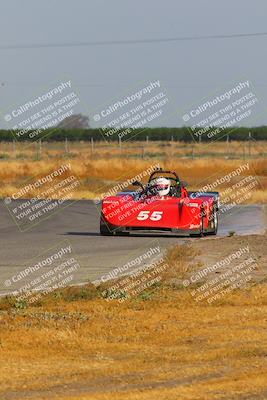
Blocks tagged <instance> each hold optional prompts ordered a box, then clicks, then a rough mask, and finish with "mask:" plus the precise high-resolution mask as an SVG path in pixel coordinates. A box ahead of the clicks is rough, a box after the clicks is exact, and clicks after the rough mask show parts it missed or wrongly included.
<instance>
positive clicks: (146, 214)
mask: <svg viewBox="0 0 267 400" xmlns="http://www.w3.org/2000/svg"><path fill="white" fill-rule="evenodd" d="M162 215H163V211H153V212H152V213H151V214H150V211H140V213H139V214H138V216H137V219H138V220H139V221H144V220H146V219H150V220H151V221H159V220H160V219H161V218H162Z"/></svg>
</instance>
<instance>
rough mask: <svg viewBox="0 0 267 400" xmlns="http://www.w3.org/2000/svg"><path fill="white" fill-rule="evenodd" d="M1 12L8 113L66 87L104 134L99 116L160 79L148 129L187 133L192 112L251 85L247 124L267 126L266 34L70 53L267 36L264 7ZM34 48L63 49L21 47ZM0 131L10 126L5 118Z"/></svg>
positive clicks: (29, 0) (192, 3) (116, 2)
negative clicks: (157, 111) (160, 111)
mask: <svg viewBox="0 0 267 400" xmlns="http://www.w3.org/2000/svg"><path fill="white" fill-rule="evenodd" d="M0 5H1V14H0V60H1V62H0V113H1V114H2V115H5V113H6V112H10V110H11V109H13V108H14V107H15V106H18V105H19V104H24V103H26V102H27V101H28V100H29V99H32V98H34V97H36V96H37V95H39V94H42V93H43V92H45V91H47V90H50V89H51V88H53V87H55V86H56V85H58V84H59V83H60V82H62V81H63V80H64V81H66V80H70V81H71V82H72V87H73V88H75V92H76V93H79V98H80V102H79V104H77V109H76V111H77V112H83V113H84V114H86V115H88V116H89V118H90V121H91V125H92V126H93V127H94V126H100V125H101V123H102V122H103V121H101V120H100V121H99V122H98V121H96V120H94V115H95V114H98V113H99V112H100V111H99V110H103V109H107V107H108V105H110V104H114V102H116V100H118V99H121V98H123V97H125V96H127V95H130V94H131V93H135V92H136V91H137V90H140V89H142V88H144V87H146V86H147V85H149V83H151V82H156V81H160V84H161V88H164V93H165V96H167V97H168V104H167V111H166V110H164V116H162V115H161V116H160V117H159V118H155V119H154V120H153V121H151V122H149V123H148V126H181V125H183V124H184V121H183V119H182V116H183V115H184V112H185V111H186V110H188V109H192V107H193V108H194V107H195V106H196V105H198V104H201V102H202V101H203V99H207V98H211V97H212V96H215V95H219V94H222V93H224V92H225V91H228V90H230V89H231V88H232V87H235V86H236V85H237V84H238V83H239V82H240V81H242V82H243V81H249V82H250V83H251V85H253V93H254V95H255V96H256V97H257V109H256V110H255V112H254V114H253V116H252V117H251V118H245V119H244V120H243V125H247V126H253V125H263V124H266V125H267V116H266V112H265V109H266V106H267V93H266V90H267V78H266V60H267V59H266V52H267V46H266V42H267V36H257V37H238V38H222V39H204V40H184V41H173V42H155V43H136V44H129V43H128V44H127V43H125V44H110V43H109V44H108V43H107V44H101V45H90V46H67V44H68V43H69V44H71V43H80V42H101V41H102V42H110V41H111V42H112V41H113V42H114V41H134V40H137V41H138V40H144V39H157V38H161V39H164V38H172V37H176V38H177V37H188V36H196V37H199V36H210V35H231V34H239V33H257V32H265V31H267V29H266V17H267V2H266V0H255V1H254V2H251V1H248V0H235V1H232V0H231V1H230V0H224V1H223V2H220V1H218V0H217V1H216V0H187V1H186V2H184V1H180V0H165V1H164V2H163V1H161V2H157V1H155V0H142V1H141V0H135V1H130V0H110V1H107V0H105V1H104V0H88V1H85V0H75V1H70V0H49V1H40V0H23V1H21V0H8V1H4V0H0ZM35 44H37V45H38V44H40V45H42V44H46V45H49V44H51V45H53V44H65V46H62V47H60V46H59V47H49V46H47V47H40V48H23V46H26V47H27V46H31V45H35ZM6 46H14V48H5V47H6ZM20 47H21V48H20ZM155 93H156V92H155ZM225 104H226V103H225ZM128 109H129V107H128ZM125 110H126V108H125V109H124V110H123V111H125ZM105 122H107V121H105ZM0 127H1V128H3V127H6V125H5V121H4V120H3V118H1V119H0Z"/></svg>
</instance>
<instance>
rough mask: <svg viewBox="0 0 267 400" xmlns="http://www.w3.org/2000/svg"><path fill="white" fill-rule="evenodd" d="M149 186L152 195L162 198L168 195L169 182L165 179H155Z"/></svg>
mask: <svg viewBox="0 0 267 400" xmlns="http://www.w3.org/2000/svg"><path fill="white" fill-rule="evenodd" d="M151 186H152V188H153V189H154V193H155V194H157V195H158V196H160V197H162V196H167V195H168V194H169V192H170V187H171V182H170V180H169V179H166V178H157V179H155V180H154V181H153V183H152V185H151Z"/></svg>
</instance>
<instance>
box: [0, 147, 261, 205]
mask: <svg viewBox="0 0 267 400" xmlns="http://www.w3.org/2000/svg"><path fill="white" fill-rule="evenodd" d="M248 146H249V145H248V144H247V143H239V142H231V143H230V144H229V148H228V147H227V146H226V144H225V143H218V142H217V143H213V144H212V145H207V144H201V143H199V144H194V146H193V145H191V144H185V143H180V142H170V143H163V142H159V143H156V142H153V143H141V142H135V143H123V144H122V146H121V148H120V147H119V146H118V145H117V144H105V143H101V142H99V143H95V144H94V147H93V149H92V148H91V144H90V142H83V143H80V142H78V143H76V142H75V143H74V142H69V143H67V144H66V143H42V145H41V146H40V145H39V144H38V143H31V144H27V143H21V144H15V145H14V144H13V143H0V160H1V161H0V166H1V168H0V182H1V189H0V196H1V197H6V196H11V195H12V193H14V192H16V191H18V190H19V189H20V188H21V187H22V186H23V185H25V182H27V183H28V182H33V181H35V180H36V179H37V178H39V177H43V176H45V175H46V174H48V173H50V172H52V171H54V170H55V169H56V168H57V167H58V166H60V165H61V164H63V163H66V162H69V163H70V165H71V168H72V172H73V174H74V175H75V176H77V178H78V179H79V180H80V183H81V184H80V186H79V188H78V189H77V190H76V191H75V193H74V197H75V198H84V199H92V198H95V197H98V196H99V194H102V193H104V192H107V191H108V190H109V189H110V188H112V187H114V186H116V185H117V184H118V183H122V182H124V181H125V180H127V179H129V178H133V177H134V176H136V175H137V174H139V173H142V172H143V171H146V170H147V169H149V168H150V167H151V166H153V165H157V164H159V165H160V166H162V167H163V168H167V169H173V170H175V171H177V172H178V174H179V175H180V177H181V178H182V179H183V180H185V181H187V182H188V183H189V189H190V190H195V189H198V188H199V187H200V186H203V185H204V184H207V183H212V182H213V181H214V180H215V179H216V178H217V177H221V176H224V175H226V174H228V173H230V172H232V171H233V170H235V169H237V168H238V167H239V166H240V165H244V164H246V163H249V170H246V171H244V172H243V173H242V175H241V176H248V175H253V176H255V177H256V179H257V180H258V185H257V187H256V188H255V190H253V193H252V196H251V197H250V198H249V199H247V200H246V202H248V203H265V202H266V200H267V164H266V156H267V142H253V143H252V144H251V146H250V148H249V147H248ZM145 179H147V178H144V180H145ZM231 184H232V183H227V182H226V183H225V184H223V185H221V186H220V190H221V189H224V188H227V187H228V186H229V185H231ZM37 194H38V190H34V191H32V192H31V193H29V195H30V196H35V195H37Z"/></svg>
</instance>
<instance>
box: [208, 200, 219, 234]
mask: <svg viewBox="0 0 267 400" xmlns="http://www.w3.org/2000/svg"><path fill="white" fill-rule="evenodd" d="M218 226H219V221H218V209H217V207H216V206H214V208H213V216H212V220H211V228H212V230H211V231H210V233H209V234H210V235H217V233H218Z"/></svg>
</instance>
